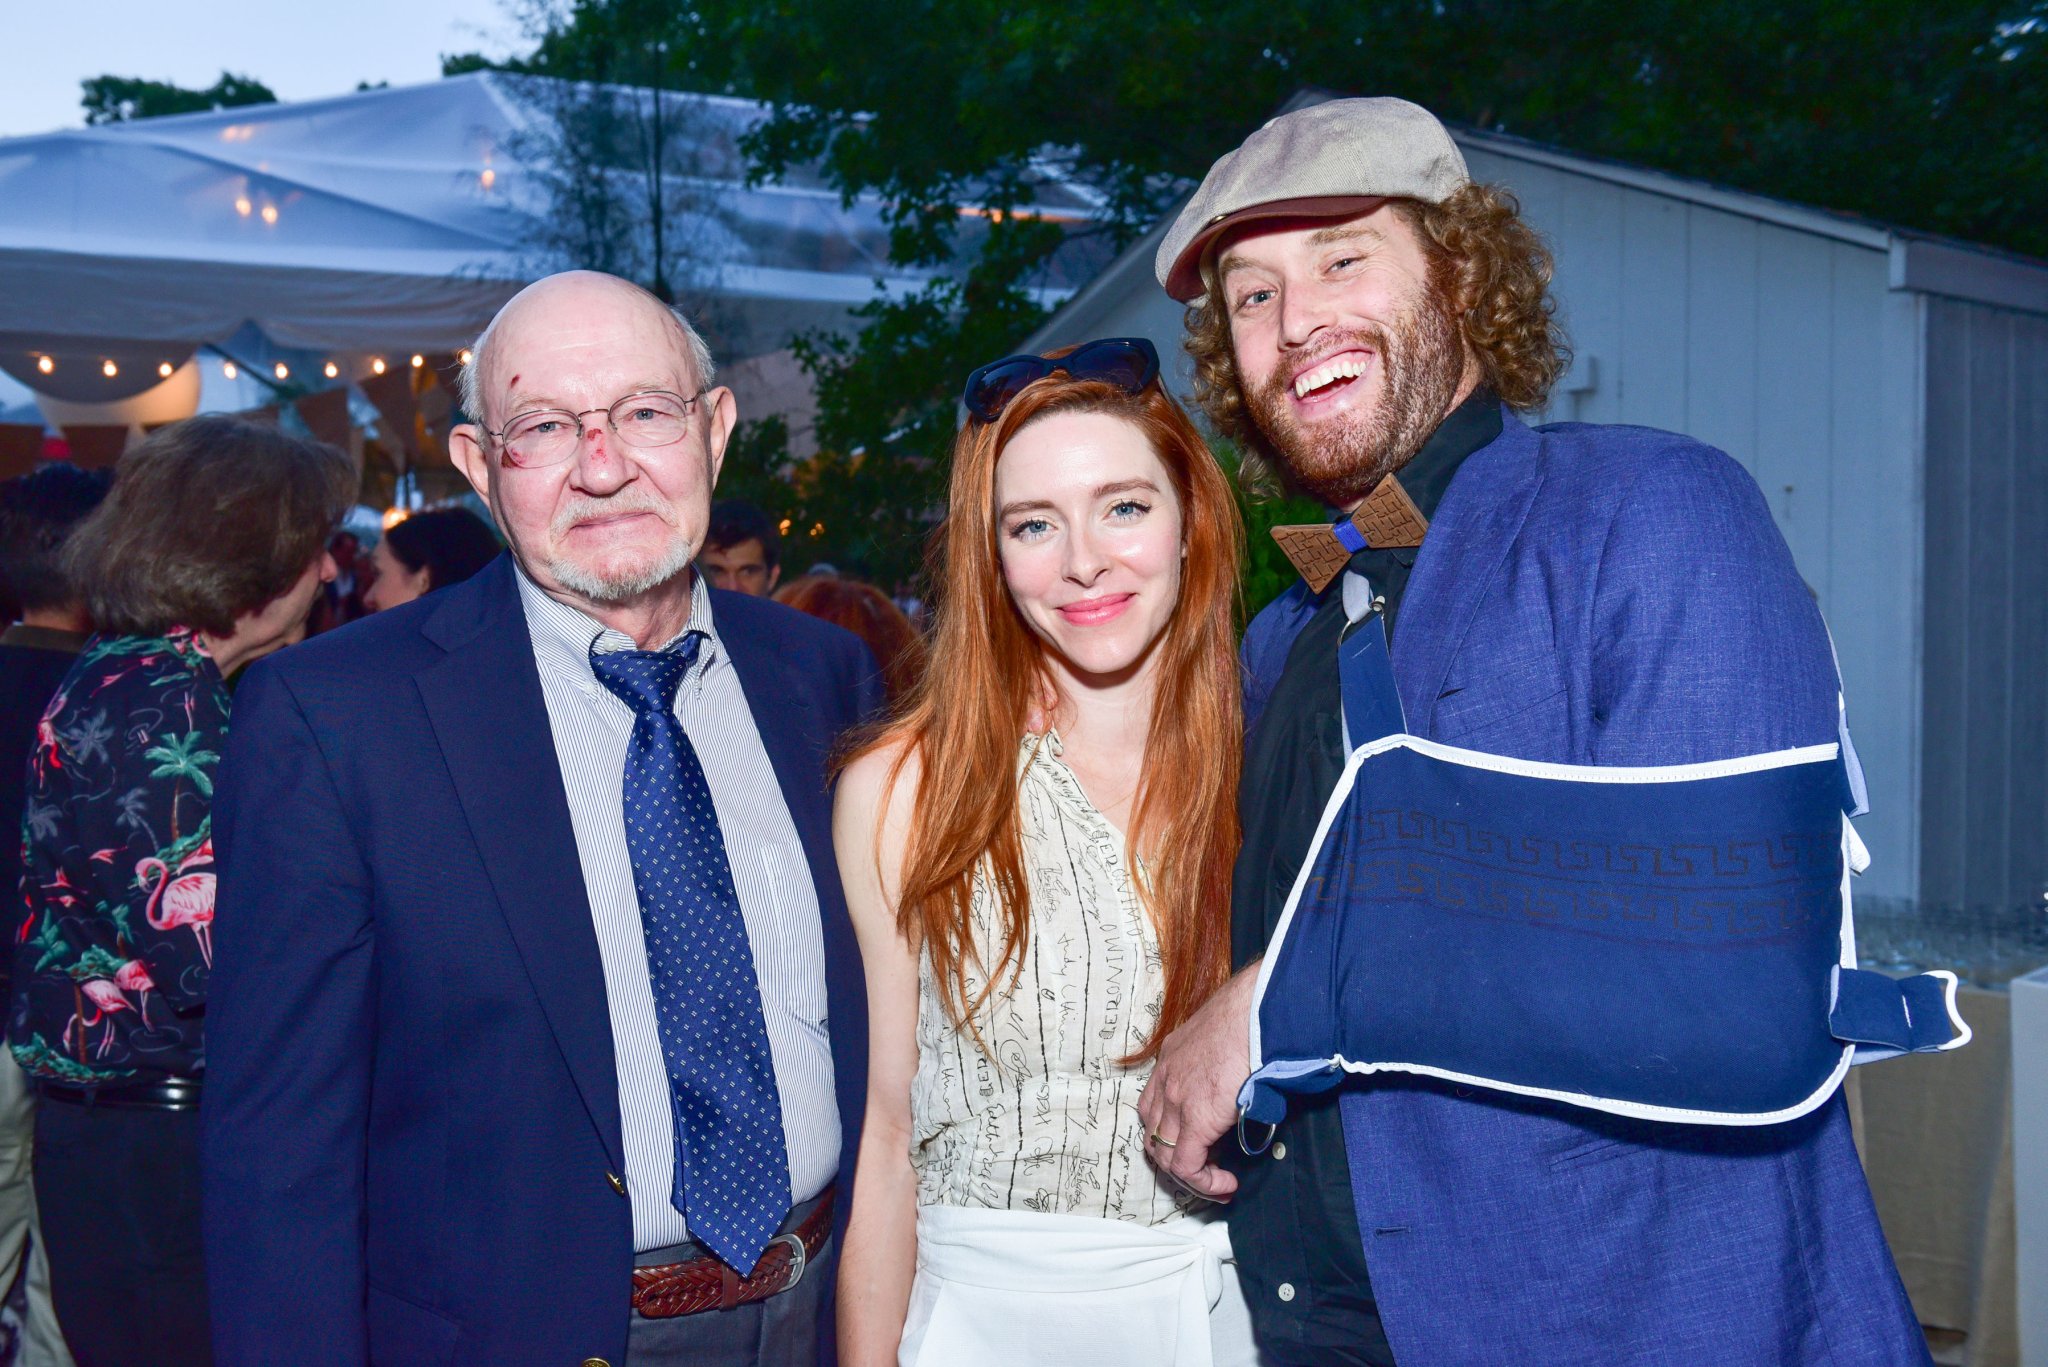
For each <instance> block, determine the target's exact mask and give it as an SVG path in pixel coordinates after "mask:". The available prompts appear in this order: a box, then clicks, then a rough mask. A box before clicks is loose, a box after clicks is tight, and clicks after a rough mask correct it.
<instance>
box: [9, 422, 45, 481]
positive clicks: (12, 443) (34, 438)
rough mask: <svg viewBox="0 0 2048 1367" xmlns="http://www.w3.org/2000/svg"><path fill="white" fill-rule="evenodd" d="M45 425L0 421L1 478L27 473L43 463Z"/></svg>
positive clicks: (11, 477) (10, 477)
mask: <svg viewBox="0 0 2048 1367" xmlns="http://www.w3.org/2000/svg"><path fill="white" fill-rule="evenodd" d="M42 459H43V425H42V424H41V423H39V422H0V479H13V478H14V477H15V476H16V475H25V474H27V473H28V472H29V471H31V470H33V469H35V468H36V466H37V465H39V464H41V463H42Z"/></svg>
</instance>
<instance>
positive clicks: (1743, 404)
mask: <svg viewBox="0 0 2048 1367" xmlns="http://www.w3.org/2000/svg"><path fill="white" fill-rule="evenodd" d="M1465 151H1466V160H1467V162H1468V163H1469V165H1470V166H1471V169H1472V174H1473V177H1474V178H1475V179H1478V180H1484V181H1490V182H1493V183H1497V184H1503V185H1506V186H1508V187H1509V188H1510V189H1512V190H1513V191H1514V192H1515V194H1516V195H1517V197H1518V198H1520V200H1521V201H1522V208H1523V212H1524V214H1525V215H1526V216H1527V217H1528V219H1529V220H1530V221H1531V222H1532V223H1534V224H1535V225H1536V226H1537V227H1538V228H1540V229H1541V230H1542V231H1543V233H1544V235H1545V236H1546V237H1547V238H1548V239H1549V240H1550V243H1551V247H1552V250H1553V251H1554V252H1555V253H1556V256H1557V281H1556V294H1557V298H1558V300H1559V303H1560V307H1561V309H1562V313H1563V317H1564V322H1565V326H1566V329H1567V331H1568V332H1569V333H1570V335H1571V339H1572V343H1573V346H1574V349H1575V351H1576V353H1577V361H1576V363H1575V366H1574V370H1573V373H1572V375H1571V377H1570V378H1569V379H1568V380H1567V381H1566V383H1565V385H1564V386H1562V387H1561V392H1560V393H1558V394H1557V395H1556V396H1555V397H1554V398H1553V401H1552V405H1551V409H1550V413H1549V415H1548V416H1550V417H1552V418H1557V419H1565V418H1574V419H1578V420H1580V421H1584V422H1621V423H1637V424H1641V425H1644V426H1648V427H1661V428H1665V429H1667V430H1670V431H1676V432H1684V433H1687V434H1689V435H1691V436H1694V437H1697V438H1699V439H1700V440H1702V441H1705V442H1708V443H1711V444H1712V445H1714V446H1717V447H1719V448H1720V449H1722V450H1724V451H1726V452H1727V453H1728V454H1729V455H1731V456H1733V457H1735V459H1736V460H1738V461H1740V462H1741V463H1742V464H1743V466H1744V467H1745V468H1746V469H1748V470H1749V472H1750V473H1751V474H1752V475H1754V476H1755V477H1756V480H1757V483H1758V484H1759V485H1760V486H1761V487H1762V489H1763V492H1764V496H1765V498H1766V500H1767V501H1768V502H1769V504H1770V507H1771V511H1772V513H1773V515H1774V516H1775V517H1776V519H1777V522H1778V526H1779V529H1780V530H1781V531H1783V532H1784V534H1785V539H1786V541H1787V542H1788V543H1789V544H1790V545H1791V548H1792V554H1793V558H1794V559H1795V561H1796V562H1797V563H1798V566H1799V571H1800V573H1801V574H1802V575H1803V576H1804V577H1805V579H1806V581H1807V583H1808V584H1809V585H1810V586H1811V587H1812V589H1813V591H1814V593H1815V595H1816V596H1817V597H1818V598H1819V600H1820V604H1821V608H1822V611H1823V612H1825V614H1826V615H1827V619H1828V624H1829V627H1830V629H1831V630H1832V631H1833V632H1834V636H1835V642H1836V646H1837V649H1838V652H1839V654H1840V657H1841V663H1842V674H1843V678H1844V681H1845V683H1846V685H1847V691H1848V697H1849V720H1850V725H1851V728H1852V730H1853V731H1854V734H1855V736H1856V743H1857V748H1858V751H1859V752H1860V754H1861V755H1862V758H1863V761H1864V767H1865V771H1866V773H1867V774H1868V777H1869V780H1870V787H1871V811H1870V814H1869V815H1868V816H1866V817H1864V818H1863V819H1862V820H1861V821H1859V822H1858V827H1859V829H1860V830H1861V832H1862V834H1863V837H1864V839H1865V841H1866V842H1867V843H1868V844H1869V846H1870V848H1871V851H1872V854H1873V857H1874V862H1873V864H1872V867H1871V870H1870V872H1869V873H1868V874H1867V875H1866V876H1865V878H1864V879H1863V880H1862V882H1861V884H1860V886H1859V893H1861V894H1863V895H1866V896H1870V897H1881V898H1902V899H1903V898H1910V897H1912V896H1914V895H1915V894H1916V893H1917V892H1918V889H1919V886H1920V878H1919V874H1918V868H1917V865H1918V854H1919V848H1920V840H1919V834H1918V831H1917V829H1916V824H1915V823H1916V817H1917V813H1918V807H1919V804H1918V801H1917V798H1918V793H1917V788H1918V772H1917V770H1918V765H1919V760H1920V749H1921V746H1920V739H1919V722H1920V716H1921V707H1920V702H1919V680H1918V674H1917V661H1916V653H1915V649H1914V646H1915V644H1916V642H1917V636H1918V630H1917V625H1918V624H1917V612H1916V602H1917V597H1918V594H1917V587H1918V575H1919V563H1918V561H1919V548H1920V520H1919V506H1918V488H1919V478H1918V460H1917V455H1916V449H1915V446H1916V443H1915V421H1914V416H1913V412H1912V408H1913V404H1912V402H1911V396H1912V394H1913V392H1914V387H1913V381H1912V376H1913V374H1914V373H1915V367H1916V365H1917V353H1918V346H1917V341H1918V338H1917V333H1916V330H1915V312H1914V306H1913V300H1912V297H1911V296H1907V295H1901V294H1895V293H1893V292H1892V291H1891V290H1890V287H1889V278H1888V271H1889V266H1888V261H1887V257H1886V255H1885V253H1884V252H1883V251H1882V250H1880V249H1878V248H1876V247H1871V246H1864V245H1861V244H1859V243H1855V242H1845V241H1841V240H1837V239H1834V238H1831V237H1826V236H1822V235H1819V234H1816V233H1812V232H1803V231H1799V230H1798V229H1796V228H1792V227H1787V226H1782V225H1780V224H1776V223H1770V222H1764V221H1761V220H1759V219H1757V218H1753V217H1749V216H1746V215H1743V214H1739V213H1734V212H1728V211H1725V210H1722V209H1718V208H1713V207H1709V206H1707V205H1703V204H1698V203H1692V202H1689V201H1687V200H1684V199H1679V198H1675V197H1671V196H1666V195H1660V194H1656V193H1653V192H1651V191H1648V190H1644V189H1639V188H1635V187H1632V186H1627V185H1619V184H1614V183H1611V182H1609V181H1606V180H1602V179H1599V178H1596V177H1594V176H1591V175H1585V174H1579V173H1575V172H1573V171H1570V170H1567V169H1564V168H1560V167H1554V166H1548V165H1542V164H1537V163H1533V162H1530V161H1525V160H1522V159H1520V158H1516V157H1512V156H1503V155H1500V154H1497V153H1494V152H1492V151H1489V150H1486V149H1484V148H1480V147H1474V146H1471V145H1468V146H1467V147H1466V149H1465ZM1900 395H1905V396H1907V401H1906V402H1905V403H1904V404H1901V403H1900V401H1899V396H1900Z"/></svg>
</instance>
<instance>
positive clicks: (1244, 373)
mask: <svg viewBox="0 0 2048 1367" xmlns="http://www.w3.org/2000/svg"><path fill="white" fill-rule="evenodd" d="M1216 288H1217V290H1218V292H1219V294H1220V296H1221V302H1222V307H1223V308H1224V310H1225V316H1226V317H1227V318H1228V319H1229V322H1230V337H1231V345H1232V348H1233V351H1234V353H1235V356H1236V359H1237V369H1238V374H1239V376H1240V377H1241V379H1242V382H1243V386H1244V394H1245V401H1246V404H1247V406H1248V407H1249V408H1250V410H1251V415H1252V417H1253V419H1254V420H1255V421H1256V422H1257V423H1258V425H1259V430H1260V431H1261V432H1263V433H1264V434H1265V436H1266V439H1267V440H1268V441H1269V442H1271V443H1272V445H1273V447H1274V449H1275V450H1276V451H1277V452H1278V453H1279V455H1280V458H1281V460H1282V461H1283V462H1284V463H1285V464H1286V466H1287V471H1288V474H1289V475H1290V476H1291V477H1292V478H1293V479H1294V481H1295V482H1296V483H1297V484H1299V485H1300V486H1301V488H1303V489H1304V490H1306V491H1307V492H1308V493H1310V494H1311V495H1313V496H1315V497H1316V498H1319V499H1321V500H1322V501H1323V502H1325V503H1329V504H1331V505H1333V506H1335V507H1340V508H1349V507H1352V506H1354V505H1355V504H1357V503H1358V502H1359V501H1360V500H1362V499H1363V498H1364V497H1365V496H1366V495H1367V494H1368V493H1370V492H1372V487H1373V486H1374V485H1375V484H1377V483H1379V481H1380V478H1381V477H1382V476H1383V475H1386V474H1388V473H1390V472H1392V471H1394V470H1398V469H1399V468H1400V467H1401V466H1403V465H1405V464H1407V462H1408V460H1409V459H1410V458H1411V457H1413V456H1414V454H1415V453H1416V452H1417V451H1418V450H1420V449H1421V448H1422V443H1423V442H1425V441H1427V440H1428V439H1429V435H1430V433H1432V432H1434V431H1435V430H1436V428H1437V425H1438V424H1439V423H1440V422H1442V421H1443V419H1444V416H1445V414H1447V413H1449V412H1450V410H1451V409H1452V408H1453V407H1455V406H1456V404H1457V402H1458V401H1459V400H1460V399H1461V398H1463V396H1464V395H1465V394H1467V393H1469V392H1470V391H1471V388H1472V386H1473V384H1475V383H1476V380H1477V367H1476V363H1475V361H1474V359H1473V358H1472V357H1471V356H1470V354H1469V353H1468V352H1467V350H1466V348H1465V345H1464V342H1463V339H1462V338H1461V337H1460V335H1459V331H1458V323H1457V318H1456V311H1455V305H1454V303H1453V302H1452V301H1450V300H1448V299H1446V298H1444V297H1443V295H1442V294H1441V292H1440V291H1439V290H1438V289H1437V288H1436V287H1435V286H1434V284H1433V283H1432V281H1431V279H1430V271H1429V258H1428V256H1427V254H1426V253H1425V252H1424V250H1423V246H1422V241H1421V239H1420V238H1419V237H1418V236H1417V234H1416V232H1415V230H1414V228H1413V227H1411V226H1410V224H1409V223H1408V222H1407V220H1406V219H1404V218H1403V217H1402V216H1401V214H1400V212H1399V211H1398V210H1397V209H1396V208H1395V207H1394V206H1392V205H1387V204H1383V205H1380V206H1379V207H1377V208H1375V209H1374V210H1372V212H1370V213H1366V214H1361V215H1359V216H1358V217H1356V218H1349V219H1343V220H1338V221H1335V222H1332V221H1329V220H1314V221H1308V222H1303V221H1300V220H1290V219H1278V220H1270V221H1268V222H1265V223H1261V224H1259V225H1258V226H1257V227H1255V228H1254V229H1253V230H1251V231H1248V232H1247V233H1246V234H1245V235H1244V236H1242V237H1239V238H1237V239H1235V240H1234V241H1232V242H1230V243H1229V245H1228V246H1227V247H1226V248H1225V249H1224V251H1223V253H1222V256H1221V257H1220V259H1219V260H1218V262H1217V285H1216Z"/></svg>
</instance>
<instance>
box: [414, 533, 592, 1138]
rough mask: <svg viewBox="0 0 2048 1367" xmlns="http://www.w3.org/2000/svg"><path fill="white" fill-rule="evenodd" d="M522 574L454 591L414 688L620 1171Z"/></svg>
mask: <svg viewBox="0 0 2048 1367" xmlns="http://www.w3.org/2000/svg"><path fill="white" fill-rule="evenodd" d="M514 573H515V571H514V569H513V567H512V559H511V557H510V556H501V557H500V558H499V560H498V562H497V563H496V564H494V565H493V566H491V567H490V568H489V569H487V570H485V571H484V572H483V573H482V574H480V575H478V576H477V577H476V579H475V580H472V581H470V584H465V585H461V586H458V587H457V588H455V589H451V590H450V591H449V598H450V601H449V602H447V603H445V604H444V605H443V606H442V608H441V610H440V611H438V612H436V613H434V614H433V615H432V616H431V617H429V618H428V620H427V622H426V624H425V625H424V627H423V628H422V630H423V631H425V633H426V634H427V635H428V637H430V638H431V639H433V640H435V641H436V642H438V643H439V644H441V645H442V646H443V647H444V648H445V649H446V650H447V651H448V654H447V655H446V656H444V657H443V658H442V659H441V660H440V661H439V662H437V663H436V664H433V665H431V666H429V667H428V668H426V669H425V670H422V671H421V672H420V673H419V674H418V675H417V676H416V678H415V683H416V684H417V685H418V687H419V690H420V696H421V698H422V700H423V701H424V702H425V704H426V709H427V716H428V719H429V720H430V721H431V722H432V724H433V728H434V735H435V737H436V738H437V739H438V740H439V741H440V743H441V751H442V754H443V756H444V757H445V758H446V760H447V763H448V772H449V773H450V774H451V775H453V777H454V780H455V789H456V792H457V793H458V795H459V796H460V799H461V802H462V810H463V815H464V816H465V818H467V820H468V822H469V829H470V835H471V837H472V838H473V839H474V840H475V841H476V846H477V849H478V850H479V851H480V852H481V853H482V855H483V859H484V865H485V868H486V869H487V870H488V872H489V875H490V879H491V884H492V886H493V887H494V888H495V889H496V891H497V894H498V905H499V907H500V908H501V909H502V910H503V912H504V914H505V920H506V922H507V924H508V925H509V926H510V927H511V931H512V938H513V940H514V942H515V943H516V944H517V945H518V947H519V954H520V957H521V959H523V960H524V962H525V964H526V972H527V975H528V977H529V978H530V979H531V980H532V982H533V988H534V992H535V994H536V995H537V996H538V997H539V998H540V1005H541V1010H542V1011H543V1012H544V1013H545V1014H546V1016H547V1020H548V1025H549V1028H550V1029H552V1030H553V1031H554V1035H555V1040H556V1043H557V1044H559V1045H560V1046H561V1050H562V1057H563V1060H564V1061H565V1062H566V1063H567V1064H568V1068H569V1075H570V1076H571V1077H572V1078H573V1079H574V1080H575V1083H576V1087H577V1090H578V1091H580V1092H581V1093H582V1096H583V1104H584V1106H585V1107H586V1108H587V1109H588V1110H589V1112H590V1119H591V1122H592V1123H593V1124H594V1125H596V1126H597V1131H598V1134H599V1135H600V1136H601V1137H602V1138H603V1141H604V1146H605V1152H606V1153H608V1154H609V1155H610V1156H611V1161H612V1170H613V1171H615V1172H623V1171H625V1161H626V1160H625V1154H624V1149H623V1144H622V1141H621V1139H620V1137H619V1084H618V1072H617V1062H616V1057H615V1055H614V1052H613V1048H612V1035H611V1017H610V1015H609V1013H608V1011H607V1009H606V1005H605V983H604V963H603V961H602V959H601V958H600V957H599V955H598V948H597V931H596V929H595V927H594V926H593V925H592V923H591V917H590V899H589V897H588V895H587V894H586V893H585V891H584V885H583V868H582V859H581V856H580V855H579V854H578V852H577V849H576V834H575V830H574V828H573V827H572V826H571V825H570V823H569V800H568V797H567V795H566V793H565V791H564V789H563V787H562V774H561V768H560V765H559V764H558V763H557V762H556V759H555V748H554V740H553V733H552V731H551V730H550V728H549V725H548V714H547V704H546V702H545V701H544V700H543V699H542V697H541V691H540V672H539V670H538V669H537V668H536V667H535V665H534V661H533V645H532V639H531V637H530V636H529V635H528V633H527V628H526V615H525V613H524V612H523V611H522V610H521V608H520V604H519V589H518V585H517V582H516V581H515V579H514ZM479 581H482V582H479ZM471 585H475V586H476V591H474V592H465V590H468V589H469V588H470V586H471ZM458 595H459V596H458Z"/></svg>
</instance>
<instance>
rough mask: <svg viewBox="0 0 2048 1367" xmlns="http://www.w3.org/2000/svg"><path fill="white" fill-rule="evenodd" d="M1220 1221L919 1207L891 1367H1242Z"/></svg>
mask: <svg viewBox="0 0 2048 1367" xmlns="http://www.w3.org/2000/svg"><path fill="white" fill-rule="evenodd" d="M1257 1361H1258V1356H1257V1351H1256V1349H1255V1348H1254V1347H1253V1344H1252V1335H1251V1316H1250V1312H1249V1311H1248V1310H1247V1309H1246V1308H1245V1303H1244V1293H1243V1292H1242V1291H1240V1290H1239V1289H1238V1284H1237V1266H1236V1262H1235V1260H1234V1259H1233V1258H1232V1256H1231V1252H1230V1232H1229V1230H1228V1229H1227V1228H1226V1227H1225V1225H1224V1223H1223V1222H1222V1221H1221V1220H1199V1219H1192V1218H1187V1219H1178V1220H1169V1221H1167V1222H1166V1223H1164V1224H1158V1225H1139V1224H1133V1223H1131V1222H1129V1221H1123V1220H1100V1219H1096V1218H1094V1217H1091V1216H1086V1215H1039V1214H1036V1213H1033V1212H1030V1211H1015V1210H983V1209H976V1208H971V1207H965V1206H923V1207H920V1208H919V1210H918V1212H917V1280H916V1282H915V1283H914V1284H913V1286H912V1288H911V1293H910V1313H909V1316H908V1318H907V1320H906V1323H905V1324H904V1329H903V1343H902V1347H901V1349H900V1350H899V1352H898V1354H897V1363H898V1367H940V1364H946V1365H947V1367H951V1365H952V1364H958V1363H970V1362H971V1363H983V1362H988V1363H993V1362H1001V1363H1006V1364H1009V1365H1010V1367H1111V1364H1114V1367H1251V1365H1252V1364H1254V1363H1256V1362H1257Z"/></svg>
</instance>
